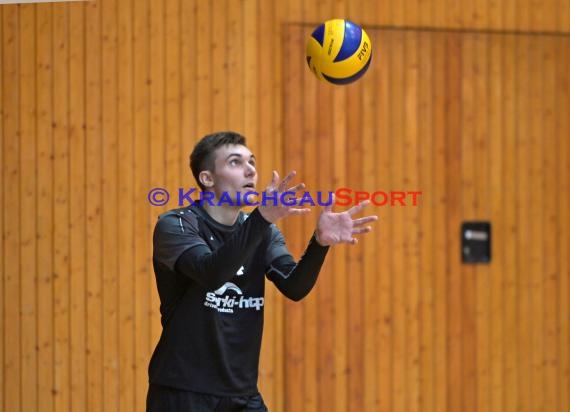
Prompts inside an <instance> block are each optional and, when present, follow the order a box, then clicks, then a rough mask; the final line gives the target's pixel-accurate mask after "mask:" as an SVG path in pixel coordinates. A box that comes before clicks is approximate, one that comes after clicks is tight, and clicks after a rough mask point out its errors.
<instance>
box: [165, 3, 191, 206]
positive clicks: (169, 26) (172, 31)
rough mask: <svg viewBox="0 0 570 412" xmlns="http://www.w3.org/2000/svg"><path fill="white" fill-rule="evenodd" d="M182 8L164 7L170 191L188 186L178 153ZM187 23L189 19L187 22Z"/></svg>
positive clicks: (166, 119)
mask: <svg viewBox="0 0 570 412" xmlns="http://www.w3.org/2000/svg"><path fill="white" fill-rule="evenodd" d="M180 12H181V4H180V1H169V2H166V3H165V7H164V25H165V26H164V44H163V45H162V48H163V49H164V65H165V68H164V89H165V96H164V98H165V102H164V143H165V147H166V150H165V151H164V162H165V163H164V164H165V165H168V166H167V167H166V168H165V181H164V185H165V186H166V188H168V189H167V190H169V192H170V193H173V194H174V193H177V188H179V187H188V185H185V184H184V182H183V181H181V180H180V173H179V170H180V169H179V167H178V165H177V162H178V161H179V157H180V156H179V153H180V152H181V151H182V147H181V145H180V143H181V141H180V131H181V129H180V121H181V113H180V107H181V94H182V93H181V70H182V66H181V65H180V41H181V27H180V24H181V22H180V19H179V18H178V16H179V15H180ZM184 24H186V23H184ZM172 199H173V200H172V201H171V202H169V204H168V206H169V207H171V208H172V207H179V206H178V201H177V200H176V199H174V197H173V198H172Z"/></svg>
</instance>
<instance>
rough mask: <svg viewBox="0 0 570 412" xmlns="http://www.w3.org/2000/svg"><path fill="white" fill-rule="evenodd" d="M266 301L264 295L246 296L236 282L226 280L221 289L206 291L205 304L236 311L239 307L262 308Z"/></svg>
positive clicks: (214, 307)
mask: <svg viewBox="0 0 570 412" xmlns="http://www.w3.org/2000/svg"><path fill="white" fill-rule="evenodd" d="M240 270H241V269H240ZM264 301H265V299H264V298H263V297H245V296H244V295H243V292H242V290H241V289H240V288H239V287H238V286H237V285H236V284H235V283H232V282H226V283H224V285H223V286H222V287H220V288H219V289H217V290H215V291H213V292H208V293H206V300H205V301H204V306H206V307H208V308H212V309H216V310H217V311H218V312H221V313H234V310H237V309H255V310H261V308H262V307H263V304H264Z"/></svg>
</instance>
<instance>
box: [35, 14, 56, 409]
mask: <svg viewBox="0 0 570 412" xmlns="http://www.w3.org/2000/svg"><path fill="white" fill-rule="evenodd" d="M52 26H53V18H52V5H50V4H45V5H41V6H40V5H37V6H36V27H37V29H36V47H37V54H36V62H35V64H36V67H37V69H36V79H37V92H36V110H37V114H38V118H37V130H38V133H39V131H40V130H41V138H38V139H37V140H36V151H37V156H38V157H37V168H38V170H39V171H41V173H38V174H37V180H38V184H37V200H38V205H41V207H38V209H37V212H36V216H37V241H38V246H37V261H38V285H37V292H36V293H37V297H38V298H37V299H38V316H39V317H38V407H39V406H40V405H41V408H42V410H45V411H47V412H50V411H52V410H53V407H54V403H53V387H54V362H53V345H54V343H53V342H54V333H53V332H54V330H53V322H54V321H53V319H54V317H53V190H52V184H53V176H54V175H53V158H54V156H53V128H52V123H53V120H52V118H53V103H52V102H53V100H52V96H53V92H54V91H53V88H52V65H53V56H52V49H53V41H52V39H53V31H52Z"/></svg>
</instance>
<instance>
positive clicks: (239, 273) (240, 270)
mask: <svg viewBox="0 0 570 412" xmlns="http://www.w3.org/2000/svg"><path fill="white" fill-rule="evenodd" d="M244 270H245V268H244V267H243V266H242V267H240V268H239V269H238V271H237V272H236V276H241V275H243V273H244V272H243V271H244Z"/></svg>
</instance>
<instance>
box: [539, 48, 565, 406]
mask: <svg viewBox="0 0 570 412" xmlns="http://www.w3.org/2000/svg"><path fill="white" fill-rule="evenodd" d="M556 46H557V42H556V40H555V39H552V40H550V41H548V42H547V44H545V45H544V46H543V47H542V48H541V49H542V52H541V55H542V56H541V58H540V59H539V61H542V62H543V69H542V104H541V105H540V106H541V107H540V108H539V109H538V111H539V112H540V123H541V130H540V135H539V140H540V142H541V145H542V146H543V153H542V156H541V157H542V158H541V159H540V166H539V170H540V171H542V173H539V176H540V178H541V180H542V183H541V186H542V188H543V198H544V199H548V203H547V205H545V206H546V207H543V208H542V210H541V212H542V227H543V247H542V250H541V251H540V255H541V256H542V260H543V261H542V266H543V268H544V269H543V270H544V276H543V295H542V302H543V319H542V323H543V328H542V329H543V332H542V335H543V336H544V350H543V355H542V357H543V365H544V385H543V391H544V402H543V409H544V410H550V411H556V410H561V409H560V408H559V405H558V396H559V392H560V387H559V385H558V382H557V368H558V365H560V354H559V351H558V342H557V339H556V335H557V328H558V323H559V322H560V316H559V315H558V313H557V307H558V296H557V290H558V288H559V283H560V276H559V274H558V273H557V266H558V260H557V259H545V258H544V257H545V256H548V254H549V251H555V250H557V245H556V236H553V235H552V234H554V233H556V229H557V227H558V224H557V223H558V222H557V208H558V198H559V196H563V193H564V192H559V191H558V190H557V189H556V185H557V183H556V182H557V175H556V171H557V170H556V152H557V146H558V145H559V139H558V136H557V135H556V121H555V120H556V119H555V117H556V112H557V107H556V87H557V85H556V83H557V77H558V76H557V73H556V61H555V55H556V51H557V50H556Z"/></svg>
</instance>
